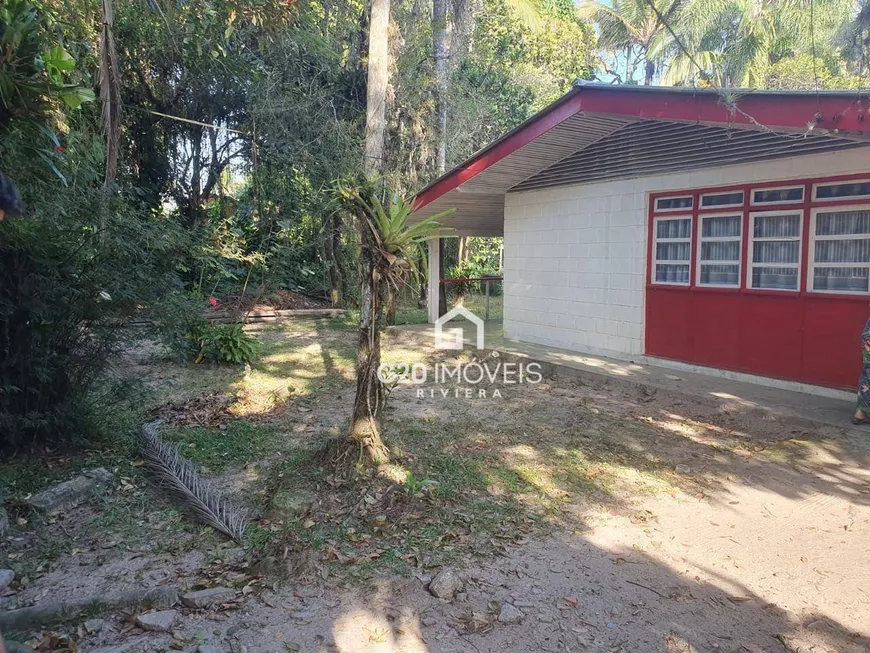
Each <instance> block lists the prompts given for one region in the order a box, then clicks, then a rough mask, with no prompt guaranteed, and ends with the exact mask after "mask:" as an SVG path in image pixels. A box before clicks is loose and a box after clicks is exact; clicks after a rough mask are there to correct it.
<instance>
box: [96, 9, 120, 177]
mask: <svg viewBox="0 0 870 653" xmlns="http://www.w3.org/2000/svg"><path fill="white" fill-rule="evenodd" d="M113 21H114V17H113V13H112V0H103V32H102V36H101V38H100V102H101V103H102V105H103V112H102V116H101V123H102V129H103V133H104V134H105V136H106V186H111V185H112V183H114V181H115V176H116V175H117V173H118V152H119V151H120V149H121V75H120V72H119V68H118V51H117V49H116V48H115V36H114V34H113V32H112V23H113Z"/></svg>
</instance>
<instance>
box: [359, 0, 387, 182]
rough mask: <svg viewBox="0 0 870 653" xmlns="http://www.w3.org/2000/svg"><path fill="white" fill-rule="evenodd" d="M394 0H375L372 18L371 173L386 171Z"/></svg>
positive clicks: (368, 160)
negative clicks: (388, 90) (391, 28)
mask: <svg viewBox="0 0 870 653" xmlns="http://www.w3.org/2000/svg"><path fill="white" fill-rule="evenodd" d="M389 28H390V0H372V12H371V20H370V22H369V60H368V89H367V96H366V143H365V156H364V160H363V169H364V170H365V172H366V174H367V175H369V176H370V177H375V176H378V175H380V174H382V172H383V168H384V140H385V137H386V131H387V84H388V83H389V74H390V71H389V68H388V64H389V55H390V41H389Z"/></svg>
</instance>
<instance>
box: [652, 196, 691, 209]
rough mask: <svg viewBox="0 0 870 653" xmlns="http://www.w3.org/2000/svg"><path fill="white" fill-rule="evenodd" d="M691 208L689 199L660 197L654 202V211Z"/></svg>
mask: <svg viewBox="0 0 870 653" xmlns="http://www.w3.org/2000/svg"><path fill="white" fill-rule="evenodd" d="M690 208H692V198H691V197H660V198H659V199H657V200H656V209H658V210H667V209H690Z"/></svg>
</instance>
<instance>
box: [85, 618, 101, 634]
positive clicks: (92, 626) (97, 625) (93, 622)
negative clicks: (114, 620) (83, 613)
mask: <svg viewBox="0 0 870 653" xmlns="http://www.w3.org/2000/svg"><path fill="white" fill-rule="evenodd" d="M105 624H106V622H105V621H103V620H102V619H88V620H87V621H86V622H85V623H84V626H85V630H86V631H88V634H90V635H93V634H94V633H98V632H100V631H101V630H102V629H103V626H104V625H105Z"/></svg>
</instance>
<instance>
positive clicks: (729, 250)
mask: <svg viewBox="0 0 870 653" xmlns="http://www.w3.org/2000/svg"><path fill="white" fill-rule="evenodd" d="M701 260H702V261H739V260H740V241H739V240H729V241H724V242H713V243H704V242H702V243H701Z"/></svg>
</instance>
